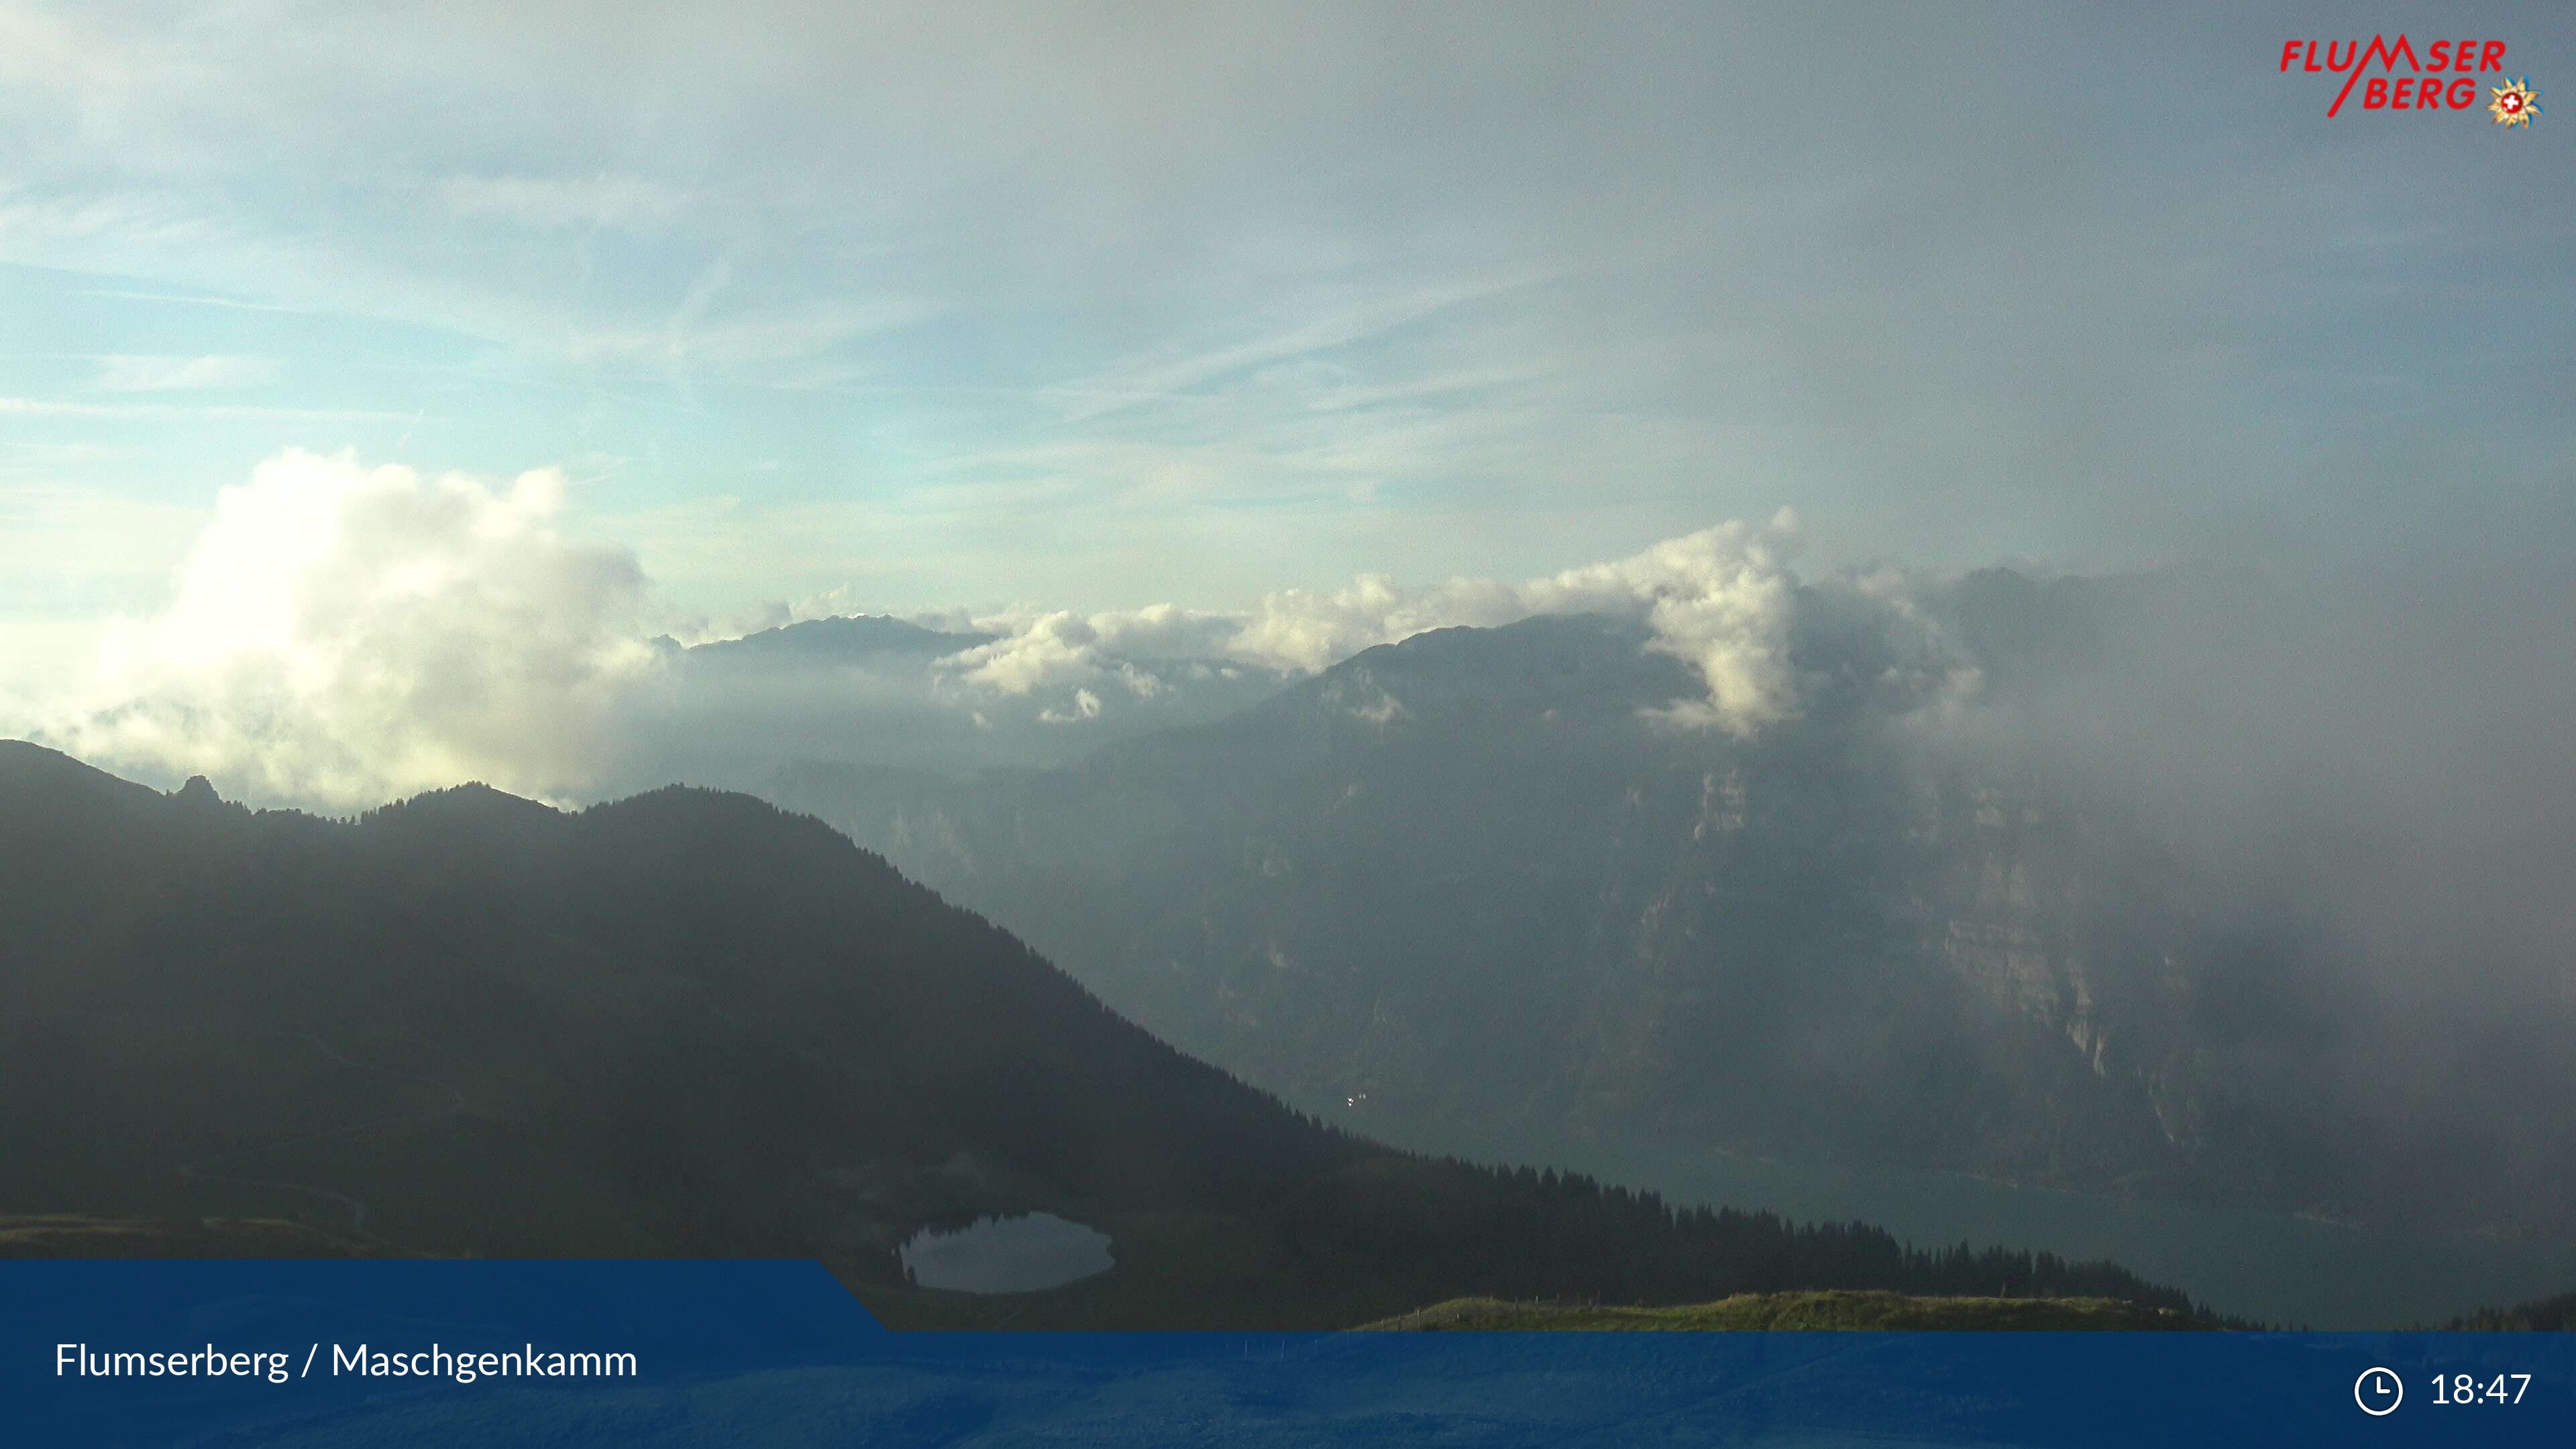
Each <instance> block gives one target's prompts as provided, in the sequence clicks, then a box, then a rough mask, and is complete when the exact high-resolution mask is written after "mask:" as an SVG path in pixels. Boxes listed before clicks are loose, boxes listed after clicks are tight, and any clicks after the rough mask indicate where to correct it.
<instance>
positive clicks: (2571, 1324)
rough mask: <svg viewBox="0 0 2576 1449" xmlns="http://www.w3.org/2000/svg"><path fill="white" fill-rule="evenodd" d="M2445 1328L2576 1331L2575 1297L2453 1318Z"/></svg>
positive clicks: (2517, 1305) (2562, 1294) (2536, 1300)
mask: <svg viewBox="0 0 2576 1449" xmlns="http://www.w3.org/2000/svg"><path fill="white" fill-rule="evenodd" d="M2442 1326H2443V1327H2445V1328H2455V1329H2484V1330H2490V1331H2498V1332H2505V1333H2532V1332H2544V1333H2564V1332H2566V1331H2568V1330H2570V1329H2576V1293H2561V1294H2559V1295H2558V1296H2557V1297H2555V1298H2537V1299H2534V1300H2532V1301H2531V1302H2529V1303H2517V1304H2515V1305H2514V1306H2513V1307H2511V1308H2487V1309H2481V1310H2480V1311H2478V1312H2476V1313H2472V1314H2470V1315H2469V1316H2468V1317H2466V1318H2454V1319H2452V1320H2451V1321H2450V1322H2449V1323H2446V1324H2444V1325H2442Z"/></svg>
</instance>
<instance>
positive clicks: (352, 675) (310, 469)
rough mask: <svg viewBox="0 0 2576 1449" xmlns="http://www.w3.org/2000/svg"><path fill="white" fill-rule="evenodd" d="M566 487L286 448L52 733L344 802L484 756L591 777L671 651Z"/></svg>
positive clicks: (474, 767) (267, 788) (501, 771)
mask: <svg viewBox="0 0 2576 1449" xmlns="http://www.w3.org/2000/svg"><path fill="white" fill-rule="evenodd" d="M564 486H565V485H564V478H563V475H562V474H561V473H559V472H556V471H553V470H545V471H539V472H531V473H526V474H522V475H521V476H520V477H519V478H518V479H517V480H515V481H514V482H513V483H511V484H509V485H507V486H495V485H493V484H489V483H486V482H482V481H479V480H476V479H471V478H466V477H461V476H455V475H450V476H447V477H442V478H434V479H433V478H424V477H423V476H421V475H420V474H418V473H416V472H414V471H412V470H411V469H408V468H398V467H383V468H374V469H369V468H365V467H362V466H361V465H360V464H359V463H358V461H357V459H356V458H355V457H354V456H353V455H350V454H341V455H338V456H333V457H323V456H317V455H314V454H310V453H304V452H288V453H284V454H281V455H279V456H278V457H276V458H273V459H271V460H269V461H268V462H266V463H263V464H261V465H260V466H259V468H258V469H257V470H256V471H255V472H254V473H253V474H252V477H251V479H250V481H249V482H248V483H246V484H242V485H239V486H236V487H231V488H226V489H224V490H223V491H222V493H221V494H220V495H219V497H218V498H217V501H216V504H215V511H214V517H213V520H212V521H211V522H210V523H208V524H207V525H206V527H205V529H204V530H203V531H202V532H201V533H200V534H199V535H198V537H197V540H196V543H195V545H194V547H193V548H192V549H191V551H190V552H189V554H188V557H187V561H186V562H185V563H184V564H183V565H182V566H181V568H180V570H179V574H178V579H177V583H176V588H175V594H174V597H173V598H172V600H171V602H170V605H169V607H168V608H167V609H166V610H165V611H164V612H162V613H161V614H160V615H159V616H158V617H156V618H152V619H149V620H146V621H141V622H134V623H128V624H125V625H122V626H120V627H118V628H117V629H116V630H114V631H113V632H112V633H111V635H110V636H109V639H108V641H107V643H106V645H105V647H104V649H103V651H102V657H101V660H100V663H99V667H98V670H97V675H96V678H95V679H94V680H93V681H92V684H91V686H90V688H89V690H88V693H87V698H86V700H85V701H84V702H83V704H82V705H81V706H80V707H78V708H76V709H74V710H71V711H69V712H67V713H66V715H65V716H64V717H63V718H62V719H61V720H60V722H59V723H58V724H57V725H56V726H55V728H53V729H51V730H49V731H47V733H48V734H49V735H51V736H54V737H56V738H57V739H58V740H59V741H60V742H61V743H63V744H64V745H65V747H66V748H69V749H71V750H73V751H75V752H77V753H80V754H82V755H84V756H86V757H89V758H92V759H96V760H99V761H101V762H102V763H106V764H109V765H111V766H114V765H129V766H143V767H150V768H157V769H159V770H161V771H163V772H167V773H174V774H175V773H179V772H196V773H203V774H206V775H208V776H211V777H213V778H215V779H217V780H218V781H219V782H221V783H223V784H225V785H226V786H227V787H228V788H230V789H232V790H235V791H239V792H241V793H246V794H250V795H254V796H257V797H260V798H266V799H284V800H293V801H304V802H310V803H315V804H322V805H331V806H364V805H373V804H376V803H380V802H382V801H384V800H386V799H388V798H392V797H394V796H398V795H402V794H406V793H411V792H416V791H419V790H422V789H427V788H431V787H436V786H443V785H451V784H455V783H457V782H459V781H462V780H467V779H483V780H488V781H490V782H491V783H493V784H495V785H498V786H501V787H503V788H506V789H512V790H516V791H519V792H522V793H528V794H536V795H560V794H563V793H565V792H567V791H572V790H577V789H578V788H580V787H581V786H582V785H583V784H584V783H585V782H586V781H588V780H589V779H591V778H592V777H593V776H594V774H595V772H596V771H597V770H598V769H599V768H600V766H601V763H602V759H603V755H604V753H605V752H606V747H607V745H608V744H609V742H610V740H611V738H612V736H613V733H614V727H615V721H616V717H617V713H618V709H619V706H620V703H621V700H622V698H623V696H624V693H625V691H626V690H627V689H628V687H629V686H631V685H632V684H634V683H636V682H637V681H638V680H640V679H641V678H642V677H643V676H644V675H645V674H646V673H647V672H648V671H649V670H651V668H652V667H653V665H652V651H651V650H650V649H649V648H648V647H647V646H646V645H645V644H643V643H642V642H641V641H642V636H643V633H644V630H643V623H644V609H645V602H646V584H645V580H644V576H643V573H642V571H641V570H640V569H639V568H638V566H637V565H636V562H635V559H634V557H633V555H632V554H630V553H628V552H627V551H626V550H624V549H622V548H603V547H591V546H585V545H581V544H576V543H573V542H570V541H567V540H565V539H564V538H562V537H560V536H559V535H558V534H557V532H556V531H555V526H554V525H555V519H556V518H557V516H558V515H559V514H560V512H561V510H562V508H563V503H564Z"/></svg>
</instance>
